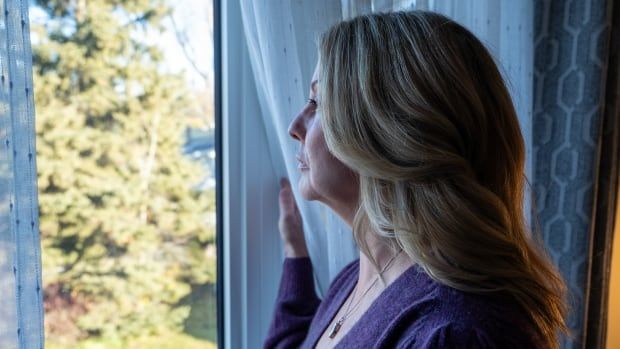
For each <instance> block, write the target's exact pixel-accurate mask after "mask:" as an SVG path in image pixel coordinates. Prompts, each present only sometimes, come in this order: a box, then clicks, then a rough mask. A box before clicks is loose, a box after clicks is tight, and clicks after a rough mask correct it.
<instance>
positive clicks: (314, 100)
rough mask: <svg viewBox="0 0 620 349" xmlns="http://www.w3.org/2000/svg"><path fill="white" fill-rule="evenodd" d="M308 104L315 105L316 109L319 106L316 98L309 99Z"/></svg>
mask: <svg viewBox="0 0 620 349" xmlns="http://www.w3.org/2000/svg"><path fill="white" fill-rule="evenodd" d="M308 103H310V104H312V105H314V106H315V107H317V106H318V105H319V104H318V103H317V102H316V99H314V98H308Z"/></svg>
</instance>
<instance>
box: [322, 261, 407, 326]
mask: <svg viewBox="0 0 620 349" xmlns="http://www.w3.org/2000/svg"><path fill="white" fill-rule="evenodd" d="M401 252H403V250H402V249H401V250H400V251H398V253H397V254H395V255H394V257H392V258H391V259H390V260H389V262H387V264H386V265H385V267H383V269H381V271H380V272H379V273H378V274H377V277H376V278H375V280H374V281H373V282H372V283H371V284H370V286H369V287H368V288H366V291H364V293H362V296H361V297H360V299H359V300H358V301H357V303H355V306H354V307H353V309H350V308H351V303H352V302H353V299H354V298H355V292H356V291H357V285H356V286H355V288H354V289H353V295H352V297H351V299H350V301H349V303H348V305H347V310H345V312H344V315H343V316H342V317H341V318H340V319H339V320H338V321H337V322H336V323H335V324H334V327H332V330H331V331H330V332H329V338H334V337H336V335H337V334H338V331H340V328H341V327H342V323H343V322H344V320H346V319H347V318H348V317H349V316H350V315H351V314H352V313H353V311H355V309H357V307H358V306H359V305H360V303H361V302H362V299H364V296H365V295H366V294H367V293H368V292H369V291H370V290H371V289H372V288H373V287H374V286H375V284H376V283H377V281H379V277H381V275H383V273H385V272H386V271H387V270H388V269H389V268H390V267H391V266H392V262H394V260H395V259H396V257H398V255H399V254H400V253H401ZM349 309H350V310H349Z"/></svg>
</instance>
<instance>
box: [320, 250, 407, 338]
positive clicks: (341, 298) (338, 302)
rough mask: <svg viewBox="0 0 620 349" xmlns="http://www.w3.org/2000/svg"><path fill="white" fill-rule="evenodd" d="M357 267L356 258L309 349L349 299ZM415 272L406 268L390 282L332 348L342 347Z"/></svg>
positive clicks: (354, 282)
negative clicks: (344, 283)
mask: <svg viewBox="0 0 620 349" xmlns="http://www.w3.org/2000/svg"><path fill="white" fill-rule="evenodd" d="M359 267H360V260H359V258H358V259H357V260H356V261H355V265H354V272H353V273H351V276H349V278H351V277H352V279H350V280H348V284H347V285H346V287H347V289H346V292H341V293H340V294H339V295H338V296H337V297H336V298H335V299H334V301H333V302H332V304H331V305H330V306H329V307H327V309H326V314H325V316H324V317H323V321H322V322H321V323H320V326H319V328H320V331H319V332H318V333H317V334H316V335H315V338H313V339H312V341H311V343H312V346H311V347H310V348H315V347H316V345H317V344H318V342H319V339H320V338H321V336H323V333H325V331H326V330H327V328H328V326H329V325H330V324H331V323H332V322H333V321H334V318H335V317H336V314H338V310H340V308H342V306H343V305H344V302H345V301H346V299H347V298H348V297H349V295H350V294H351V292H353V288H354V287H355V284H356V283H357V282H356V280H357V278H358V277H359ZM416 272H417V266H416V265H415V264H414V265H412V266H410V267H409V268H407V269H406V270H405V271H404V272H402V273H401V274H400V275H399V276H398V277H397V278H396V279H395V280H394V281H392V283H391V284H389V285H388V286H387V287H386V288H385V289H384V290H383V291H381V293H380V294H379V295H378V296H377V298H375V299H374V300H373V301H372V303H371V304H370V306H369V307H368V308H367V309H366V310H365V311H364V313H363V314H362V315H361V316H360V318H359V319H358V320H357V322H356V323H355V324H353V326H352V327H351V329H349V331H348V332H347V333H345V334H344V337H342V339H340V341H338V343H337V344H336V345H335V346H334V348H340V347H342V344H343V343H345V344H346V342H347V340H348V339H349V337H350V335H354V334H355V333H356V332H357V331H359V326H360V323H361V324H363V323H364V322H365V321H367V319H366V318H367V317H368V316H369V315H368V314H372V313H375V312H376V311H375V309H376V308H378V307H380V306H382V304H381V303H384V300H385V299H386V297H388V295H390V294H391V293H393V290H394V289H396V286H398V285H400V284H401V283H403V282H405V281H407V280H408V279H410V278H409V277H408V276H409V275H411V274H413V273H416ZM390 298H391V297H390Z"/></svg>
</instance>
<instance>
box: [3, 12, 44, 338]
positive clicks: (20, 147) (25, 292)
mask: <svg viewBox="0 0 620 349" xmlns="http://www.w3.org/2000/svg"><path fill="white" fill-rule="evenodd" d="M29 34H30V28H29V23H28V0H4V1H1V2H0V75H1V76H0V348H2V349H14V348H28V349H30V348H43V308H42V299H41V298H42V297H41V263H40V260H41V254H40V252H41V251H40V244H39V222H38V201H37V177H36V173H37V172H36V165H35V156H36V151H35V139H34V137H35V130H34V102H33V92H32V55H31V51H30V37H29Z"/></svg>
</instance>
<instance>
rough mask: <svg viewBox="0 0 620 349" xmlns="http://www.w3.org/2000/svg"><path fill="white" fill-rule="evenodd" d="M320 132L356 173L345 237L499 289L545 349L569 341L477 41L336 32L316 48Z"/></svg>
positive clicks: (446, 22)
mask: <svg viewBox="0 0 620 349" xmlns="http://www.w3.org/2000/svg"><path fill="white" fill-rule="evenodd" d="M319 81H320V83H319V98H320V99H321V105H320V108H321V109H322V110H321V111H322V115H321V118H322V119H321V122H322V124H323V132H324V135H325V141H326V143H327V145H328V148H329V149H330V151H331V152H332V153H333V155H334V156H335V157H336V158H338V159H339V160H341V161H342V162H343V163H345V164H346V165H347V166H349V167H350V168H351V169H353V170H354V171H355V172H357V173H358V175H359V177H360V178H359V179H360V180H359V183H360V202H359V208H358V210H357V213H356V216H355V219H354V222H353V233H354V236H355V240H356V242H357V243H358V246H359V247H360V249H361V251H362V252H363V253H364V254H366V255H367V256H368V257H369V258H370V260H371V261H372V262H373V264H375V266H376V261H375V260H374V259H373V257H372V255H371V253H370V251H369V248H368V244H367V243H366V239H365V237H364V234H366V232H372V233H374V234H378V235H379V238H380V239H385V240H386V241H387V242H389V243H390V244H391V245H392V246H393V247H400V248H402V249H403V250H404V251H405V252H406V253H407V254H408V256H409V257H410V258H411V259H412V260H413V261H414V262H415V263H417V264H419V265H420V266H421V267H422V268H423V269H424V270H425V271H426V272H427V273H428V274H429V275H430V276H431V277H432V278H433V279H435V280H437V281H438V282H440V283H443V284H445V285H448V286H450V287H453V288H456V289H460V290H464V291H467V292H474V293H488V292H495V291H505V292H507V293H508V294H510V295H511V296H512V297H513V298H514V299H515V300H516V301H517V302H518V304H520V305H521V307H522V308H523V309H524V310H525V312H526V313H527V314H528V315H529V316H530V318H531V320H532V321H533V323H534V324H535V328H536V329H537V330H538V331H539V333H538V334H539V335H540V336H541V338H542V339H543V340H546V341H547V343H546V344H547V345H548V347H550V348H558V341H557V335H558V334H559V333H560V332H565V333H568V329H567V326H566V324H565V320H564V318H565V316H566V312H567V306H566V300H565V297H566V286H565V284H564V281H563V279H562V277H561V275H560V274H559V272H558V270H557V269H556V267H555V266H554V265H553V264H552V263H551V261H550V258H549V256H548V255H547V253H546V251H545V249H544V248H543V247H542V242H541V241H540V238H537V237H536V236H535V235H534V234H533V233H532V231H531V230H529V228H528V225H527V224H526V220H525V217H524V208H523V201H524V189H525V183H526V182H527V179H526V177H525V174H524V166H525V144H524V140H523V136H522V134H521V130H520V127H519V122H518V119H517V115H516V111H515V109H514V106H513V103H512V100H511V98H510V94H509V92H508V89H507V88H506V86H505V83H504V80H503V79H502V76H501V74H500V72H499V71H498V68H497V66H496V64H495V62H494V60H493V58H492V57H491V55H490V54H489V52H488V51H487V50H486V48H485V47H484V45H483V44H482V43H481V42H480V41H479V40H478V39H477V38H476V37H475V36H474V35H473V34H472V33H471V32H469V31H468V30H467V29H465V28H464V27H463V26H461V25H459V24H457V23H456V22H454V21H452V20H450V19H449V18H447V17H444V16H442V15H439V14H436V13H432V12H424V11H408V12H393V13H379V14H369V15H363V16H359V17H356V18H353V19H351V20H348V21H343V22H340V23H338V24H336V25H334V26H333V27H331V28H330V29H328V30H327V31H326V32H325V33H323V34H322V35H321V37H320V39H319Z"/></svg>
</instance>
